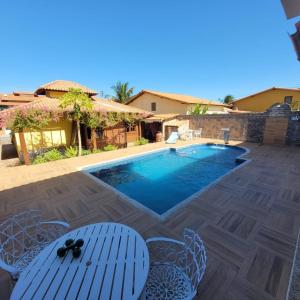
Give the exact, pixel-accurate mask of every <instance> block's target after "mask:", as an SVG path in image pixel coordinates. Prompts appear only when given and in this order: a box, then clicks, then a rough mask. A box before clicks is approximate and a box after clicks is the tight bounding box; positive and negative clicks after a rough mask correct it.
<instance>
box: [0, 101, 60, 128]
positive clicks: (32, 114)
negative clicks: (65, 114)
mask: <svg viewBox="0 0 300 300" xmlns="http://www.w3.org/2000/svg"><path fill="white" fill-rule="evenodd" d="M60 116H61V113H59V112H53V111H49V110H48V108H47V107H43V108H39V109H37V108H32V107H28V106H20V107H18V108H16V109H10V110H7V111H3V112H1V114H0V128H9V129H11V130H12V131H14V132H21V131H23V130H24V129H29V130H39V129H42V128H43V127H46V126H47V125H48V123H49V122H50V121H56V122H57V121H58V120H59V118H60Z"/></svg>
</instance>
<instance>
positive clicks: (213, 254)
mask: <svg viewBox="0 0 300 300" xmlns="http://www.w3.org/2000/svg"><path fill="white" fill-rule="evenodd" d="M207 141H209V140H207V139H203V140H202V142H207ZM217 142H218V141H217ZM186 144H188V142H186V143H181V142H180V145H186ZM236 144H238V142H236ZM242 145H244V144H242ZM244 146H246V147H248V148H250V149H251V152H250V153H248V154H247V157H248V158H250V159H251V161H250V162H249V163H246V164H245V165H242V166H241V167H240V168H239V169H237V170H235V171H234V172H233V173H230V174H229V175H228V176H225V177H224V178H222V180H220V181H219V182H217V183H216V184H215V185H212V186H211V187H210V188H208V189H207V190H206V191H205V192H203V193H201V194H200V195H199V196H198V197H197V198H195V199H194V200H192V201H191V202H189V203H187V204H186V205H184V206H183V207H182V208H180V209H178V210H177V211H175V212H174V213H173V214H172V215H170V216H169V217H168V218H167V219H166V220H164V221H162V220H160V219H158V218H155V217H153V216H152V215H150V214H149V213H147V212H146V211H144V210H141V209H140V208H137V207H135V206H134V205H132V204H131V203H129V202H127V201H126V200H124V199H122V198H121V197H120V196H119V195H118V194H116V193H114V192H112V191H111V190H110V189H107V188H106V187H104V186H102V185H99V184H98V183H96V182H95V181H93V180H92V179H90V178H89V177H87V176H85V175H84V174H82V173H81V172H79V171H77V168H78V167H81V166H85V165H89V164H94V163H99V162H102V161H104V160H109V159H115V158H120V157H122V156H124V155H130V154H137V153H142V152H144V151H150V150H155V149H160V148H163V147H167V146H166V145H165V144H164V143H157V144H149V145H145V146H140V147H133V148H128V149H123V150H118V151H111V152H109V153H100V154H95V155H90V156H85V157H81V158H72V159H68V160H63V161H60V162H58V161H56V162H52V163H48V164H44V165H35V166H30V167H25V166H20V167H12V168H3V167H2V168H1V170H0V172H1V173H0V174H1V175H0V176H1V177H0V179H1V180H0V221H1V220H5V218H7V216H8V215H10V214H15V213H17V212H19V211H21V210H24V209H28V208H33V209H41V210H42V212H43V215H44V217H45V218H46V219H47V218H48V219H51V220H54V219H59V220H65V221H67V222H69V223H70V225H71V229H73V228H77V227H80V226H84V225H87V224H90V223H98V222H107V221H109V222H119V223H123V224H127V225H128V226H131V227H133V228H135V229H136V230H137V231H138V232H140V233H141V234H142V235H143V237H144V238H149V237H153V236H166V237H170V238H175V239H179V240H182V237H183V230H184V228H186V227H189V228H192V229H194V230H195V231H196V232H198V233H199V234H200V235H201V237H202V238H203V240H204V242H205V246H206V249H207V253H208V267H207V271H206V274H205V277H204V279H203V281H202V282H201V284H200V287H199V293H198V296H197V297H196V299H205V300H224V299H225V300H244V299H245V300H283V299H285V294H286V291H287V288H288V283H289V276H290V272H291V268H292V260H293V255H294V250H295V244H296V238H297V235H298V231H299V227H300V186H299V184H298V183H299V182H300V171H299V170H300V168H299V164H300V151H299V148H296V147H275V146H257V145H255V144H246V145H244ZM3 282H6V285H5V286H6V287H8V286H9V277H8V276H7V274H6V273H5V272H3V271H0V284H2V283H3ZM4 291H5V288H3V287H2V285H1V289H0V299H4V300H6V299H8V295H7V292H6V294H5V296H3V293H4Z"/></svg>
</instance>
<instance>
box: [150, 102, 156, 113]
mask: <svg viewBox="0 0 300 300" xmlns="http://www.w3.org/2000/svg"><path fill="white" fill-rule="evenodd" d="M151 111H156V102H152V103H151Z"/></svg>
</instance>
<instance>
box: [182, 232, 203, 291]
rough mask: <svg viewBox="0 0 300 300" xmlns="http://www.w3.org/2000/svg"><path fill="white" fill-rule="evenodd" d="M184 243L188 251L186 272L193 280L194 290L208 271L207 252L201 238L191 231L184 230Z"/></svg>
mask: <svg viewBox="0 0 300 300" xmlns="http://www.w3.org/2000/svg"><path fill="white" fill-rule="evenodd" d="M184 243H185V251H186V268H185V272H186V274H187V275H188V276H189V278H190V279H191V282H192V285H193V288H194V290H195V291H196V290H197V286H198V284H199V283H200V281H201V279H202V277H203V275H204V273H205V269H206V261H207V257H206V251H205V247H204V243H203V241H202V239H201V238H200V236H199V235H198V234H197V233H196V232H194V231H193V230H191V229H187V228H185V229H184Z"/></svg>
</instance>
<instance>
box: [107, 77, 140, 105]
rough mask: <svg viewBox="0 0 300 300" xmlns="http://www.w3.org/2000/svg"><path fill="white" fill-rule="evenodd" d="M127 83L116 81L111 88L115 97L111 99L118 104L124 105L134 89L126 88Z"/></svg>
mask: <svg viewBox="0 0 300 300" xmlns="http://www.w3.org/2000/svg"><path fill="white" fill-rule="evenodd" d="M128 85H129V82H125V83H122V82H120V81H118V82H117V83H116V84H115V85H114V86H112V87H111V88H112V89H113V91H114V92H115V96H113V99H114V100H115V101H117V102H120V103H126V101H127V100H128V99H129V98H130V97H131V95H132V94H133V90H134V87H131V88H129V87H128Z"/></svg>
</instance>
